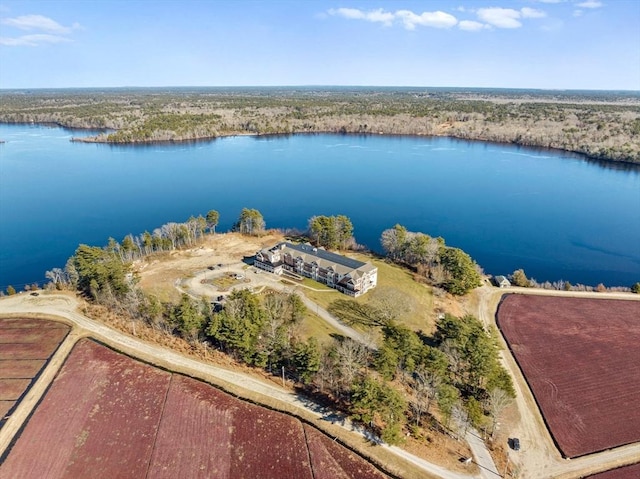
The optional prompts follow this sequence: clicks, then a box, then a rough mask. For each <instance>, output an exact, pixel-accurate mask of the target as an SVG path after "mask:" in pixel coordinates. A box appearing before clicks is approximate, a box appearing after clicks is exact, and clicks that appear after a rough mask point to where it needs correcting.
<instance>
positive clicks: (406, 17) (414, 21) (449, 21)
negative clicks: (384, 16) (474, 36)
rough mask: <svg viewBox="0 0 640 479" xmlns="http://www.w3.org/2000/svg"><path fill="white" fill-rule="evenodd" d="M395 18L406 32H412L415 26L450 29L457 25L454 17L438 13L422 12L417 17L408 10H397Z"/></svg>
mask: <svg viewBox="0 0 640 479" xmlns="http://www.w3.org/2000/svg"><path fill="white" fill-rule="evenodd" d="M395 16H396V18H399V19H401V20H402V23H403V24H404V27H405V28H406V29H407V30H414V29H415V28H416V25H421V26H423V27H433V28H451V27H453V26H454V25H456V24H457V23H458V20H457V19H456V17H454V16H453V15H450V14H448V13H445V12H440V11H438V12H422V13H421V14H420V15H418V14H415V13H413V12H412V11H410V10H398V11H397V12H396V13H395Z"/></svg>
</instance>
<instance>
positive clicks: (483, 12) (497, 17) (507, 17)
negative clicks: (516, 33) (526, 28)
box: [477, 7, 522, 28]
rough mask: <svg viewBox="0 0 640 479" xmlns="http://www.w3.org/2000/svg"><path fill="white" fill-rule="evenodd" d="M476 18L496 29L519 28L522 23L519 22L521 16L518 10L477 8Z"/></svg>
mask: <svg viewBox="0 0 640 479" xmlns="http://www.w3.org/2000/svg"><path fill="white" fill-rule="evenodd" d="M477 13H478V18H479V19H480V20H482V21H483V22H485V23H488V24H489V25H493V26H494V27H498V28H520V27H521V26H522V23H521V22H520V21H519V19H520V17H521V14H520V12H519V11H518V10H514V9H512V8H500V7H492V8H479V9H478V12H477Z"/></svg>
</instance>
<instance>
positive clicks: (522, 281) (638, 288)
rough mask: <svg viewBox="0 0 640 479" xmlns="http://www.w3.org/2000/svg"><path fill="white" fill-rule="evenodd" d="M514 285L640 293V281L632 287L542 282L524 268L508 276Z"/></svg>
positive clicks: (560, 289) (561, 281) (562, 289)
mask: <svg viewBox="0 0 640 479" xmlns="http://www.w3.org/2000/svg"><path fill="white" fill-rule="evenodd" d="M508 278H509V280H510V281H511V284H512V285H513V286H519V287H521V288H538V289H549V290H555V291H588V292H597V293H604V292H623V293H626V292H629V291H630V292H632V293H640V282H637V283H634V284H633V285H631V287H627V286H605V285H604V284H603V283H599V284H597V285H596V286H589V285H585V284H581V283H576V284H571V283H570V282H569V281H565V280H562V279H561V280H558V281H553V282H551V281H545V282H543V283H540V282H538V281H536V280H535V279H534V278H528V277H527V274H526V273H525V272H524V270H523V269H517V270H515V271H514V272H513V273H511V274H510V275H509V276H508Z"/></svg>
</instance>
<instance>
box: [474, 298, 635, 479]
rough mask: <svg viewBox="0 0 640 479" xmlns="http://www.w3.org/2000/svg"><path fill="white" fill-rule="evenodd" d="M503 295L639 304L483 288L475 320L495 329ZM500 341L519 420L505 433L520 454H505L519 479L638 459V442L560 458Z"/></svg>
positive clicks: (571, 474) (579, 472)
mask: <svg viewBox="0 0 640 479" xmlns="http://www.w3.org/2000/svg"><path fill="white" fill-rule="evenodd" d="M507 293H519V294H538V295H546V296H565V297H581V298H586V297H589V298H598V299H620V300H629V301H640V296H639V295H637V294H631V293H589V292H575V291H549V290H541V289H533V288H515V287H512V288H505V289H497V288H494V287H490V286H483V287H482V288H478V289H477V290H475V292H474V294H476V295H477V296H478V300H479V301H478V304H479V306H478V317H479V319H480V320H481V321H482V322H483V324H485V325H486V326H490V325H493V326H496V322H495V315H496V311H497V308H498V304H499V302H500V298H501V297H502V295H504V294H507ZM500 338H501V343H502V347H503V349H502V351H501V353H500V355H501V359H502V364H503V365H504V366H505V368H506V369H507V371H509V373H510V374H511V377H512V378H514V387H515V389H516V394H517V396H516V405H517V408H518V411H519V413H520V421H519V422H518V423H517V424H514V425H513V426H512V429H511V431H509V436H511V437H518V438H519V439H520V443H521V449H520V451H518V452H515V451H511V452H510V453H509V458H510V460H511V461H512V462H514V463H515V464H517V465H518V466H519V470H520V473H521V475H520V477H524V478H527V479H529V478H530V479H552V478H553V479H556V478H565V479H573V478H579V477H583V476H585V475H588V474H591V473H594V472H600V471H605V470H608V469H612V468H615V467H618V466H621V465H624V464H631V463H634V462H638V461H639V460H640V443H636V444H631V445H629V446H623V447H619V448H615V449H612V450H609V451H605V452H601V453H597V454H591V455H588V456H585V457H580V458H576V459H571V460H568V459H564V458H562V456H561V455H560V453H559V452H558V450H557V448H556V447H555V444H554V442H553V439H552V438H551V435H550V433H549V430H548V429H547V427H546V425H545V423H544V420H543V418H542V415H541V414H540V410H539V409H538V406H537V404H536V402H535V399H534V397H533V394H532V393H531V390H530V389H529V386H528V385H527V383H526V381H525V379H524V377H523V376H522V373H521V372H520V368H519V367H518V365H517V363H516V361H515V359H514V358H513V356H512V355H511V353H510V351H509V348H508V347H507V345H506V343H505V342H504V341H503V340H502V337H500Z"/></svg>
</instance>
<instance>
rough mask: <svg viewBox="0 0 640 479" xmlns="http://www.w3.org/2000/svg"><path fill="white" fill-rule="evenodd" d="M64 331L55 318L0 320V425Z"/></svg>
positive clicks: (51, 353) (63, 327)
mask: <svg viewBox="0 0 640 479" xmlns="http://www.w3.org/2000/svg"><path fill="white" fill-rule="evenodd" d="M68 333H69V326H66V325H64V324H62V323H58V322H55V321H47V320H42V319H19V318H7V319H4V318H3V319H0V427H2V425H3V424H4V421H5V419H6V418H7V417H8V416H9V415H10V414H11V412H12V411H13V409H14V408H15V406H16V405H17V403H18V402H19V401H20V399H21V398H22V397H23V396H24V394H25V393H26V392H27V390H28V389H29V387H30V386H31V384H32V383H33V381H34V379H35V378H36V377H37V376H38V374H39V373H40V371H42V369H43V368H44V366H45V364H46V363H47V361H48V360H49V358H50V357H51V356H52V355H53V353H54V352H55V351H56V349H58V346H60V343H61V342H62V340H63V339H64V338H65V337H66V335H67V334H68Z"/></svg>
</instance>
